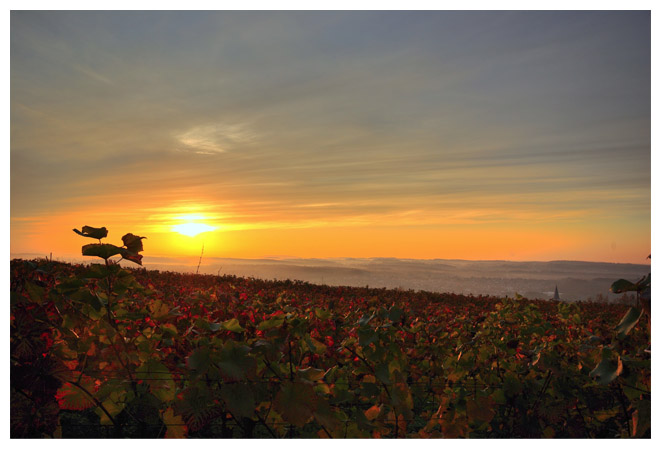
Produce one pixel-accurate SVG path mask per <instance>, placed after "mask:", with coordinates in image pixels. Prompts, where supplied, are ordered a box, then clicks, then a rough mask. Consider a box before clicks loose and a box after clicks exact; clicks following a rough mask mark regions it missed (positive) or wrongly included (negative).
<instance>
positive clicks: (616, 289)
mask: <svg viewBox="0 0 660 449" xmlns="http://www.w3.org/2000/svg"><path fill="white" fill-rule="evenodd" d="M610 291H611V292H612V293H623V292H634V291H637V285H635V284H633V283H632V282H630V281H627V280H625V279H619V280H618V281H615V282H614V283H612V286H611V287H610Z"/></svg>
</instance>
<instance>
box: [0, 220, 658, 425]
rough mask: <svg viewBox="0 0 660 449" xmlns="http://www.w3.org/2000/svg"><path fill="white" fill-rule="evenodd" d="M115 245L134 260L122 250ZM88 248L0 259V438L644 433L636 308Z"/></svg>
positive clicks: (644, 352)
mask: <svg viewBox="0 0 660 449" xmlns="http://www.w3.org/2000/svg"><path fill="white" fill-rule="evenodd" d="M90 229H93V228H90ZM83 231H84V230H83ZM81 235H82V234H81ZM127 236H132V234H127ZM127 236H125V237H127ZM135 239H138V240H137V242H136V240H135ZM124 243H125V246H124V247H122V248H123V253H122V252H118V253H115V255H116V254H120V255H121V256H122V257H124V258H125V259H127V260H132V261H134V262H136V263H139V262H140V259H139V258H138V257H137V255H138V252H139V251H141V250H142V246H141V242H140V238H139V237H136V236H132V237H128V239H127V240H124ZM138 243H139V246H138ZM94 245H96V246H94ZM94 245H91V246H94V248H91V249H89V248H88V250H87V251H88V252H90V251H92V252H97V253H98V252H100V251H101V250H102V251H105V250H106V249H107V248H101V246H103V245H102V244H100V243H99V244H94ZM89 246H90V245H87V247H89ZM109 246H112V245H109ZM114 248H119V247H114ZM102 251H101V255H100V256H99V257H102V258H103V259H105V262H106V263H102V264H91V265H69V264H64V263H58V262H53V261H48V260H33V261H23V260H13V261H12V262H11V436H12V437H15V438H21V437H31V438H35V437H36V438H43V437H63V438H77V437H82V438H99V437H108V438H118V437H128V438H137V437H149V438H157V437H170V438H317V437H319V438H328V437H329V438H380V437H382V438H404V437H405V438H463V437H469V438H566V437H570V438H618V437H649V436H650V432H651V430H650V410H651V399H650V393H651V391H650V388H651V385H650V379H651V364H650V350H649V349H648V348H649V345H650V328H649V322H648V320H647V316H646V314H644V313H643V312H642V310H641V309H637V308H629V307H628V306H623V305H607V304H597V303H589V302H585V303H574V304H566V303H562V302H556V301H530V300H526V299H524V298H494V297H472V296H470V297H466V296H461V295H455V294H437V293H428V292H413V291H401V290H386V289H369V288H348V287H327V286H319V285H312V284H308V283H303V282H292V281H262V280H256V279H244V278H237V277H233V276H208V275H192V274H178V273H171V272H158V271H148V270H144V269H126V268H122V267H121V266H120V265H118V264H115V263H112V262H111V260H109V258H110V257H111V256H112V255H110V256H108V253H104V252H102ZM84 252H85V247H83V253H84ZM92 255H97V256H98V255H99V254H92ZM104 256H106V257H104ZM127 256H129V257H133V258H132V259H131V258H129V257H127ZM140 257H141V256H140ZM649 282H650V280H649ZM631 285H633V284H631ZM634 285H636V286H638V287H639V285H638V284H634ZM640 318H641V319H640Z"/></svg>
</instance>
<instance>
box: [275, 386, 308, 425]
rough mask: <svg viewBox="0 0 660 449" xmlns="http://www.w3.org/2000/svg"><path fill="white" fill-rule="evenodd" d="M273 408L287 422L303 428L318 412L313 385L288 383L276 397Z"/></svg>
mask: <svg viewBox="0 0 660 449" xmlns="http://www.w3.org/2000/svg"><path fill="white" fill-rule="evenodd" d="M273 406H274V407H275V410H276V411H277V412H278V413H279V414H280V415H282V417H283V418H284V419H285V420H286V421H287V422H289V423H291V424H293V425H294V426H298V427H302V426H304V425H305V423H306V422H307V421H309V420H310V418H311V417H312V414H313V413H314V411H315V410H316V395H315V394H314V389H313V388H312V386H311V385H307V384H302V383H292V382H287V383H286V384H284V385H283V386H282V389H281V390H280V391H279V392H278V393H277V396H275V400H274V401H273Z"/></svg>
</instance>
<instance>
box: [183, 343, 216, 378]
mask: <svg viewBox="0 0 660 449" xmlns="http://www.w3.org/2000/svg"><path fill="white" fill-rule="evenodd" d="M186 362H187V364H188V368H190V369H191V370H192V371H195V372H196V374H198V375H201V374H204V373H206V372H207V371H208V369H209V366H210V365H211V350H210V349H209V348H206V347H203V348H197V349H195V350H194V351H193V352H192V353H191V354H190V355H189V356H188V358H187V359H186Z"/></svg>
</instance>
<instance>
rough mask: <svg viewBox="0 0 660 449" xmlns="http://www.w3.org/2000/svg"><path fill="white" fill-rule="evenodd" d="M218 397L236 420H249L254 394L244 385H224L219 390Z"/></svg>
mask: <svg viewBox="0 0 660 449" xmlns="http://www.w3.org/2000/svg"><path fill="white" fill-rule="evenodd" d="M220 397H221V398H222V400H223V401H225V404H227V408H228V409H229V411H230V412H231V413H232V415H234V416H235V417H236V418H249V417H250V416H252V413H253V412H254V407H255V402H254V393H252V390H251V389H250V387H248V386H247V385H246V384H244V383H235V384H226V385H223V386H222V389H221V390H220Z"/></svg>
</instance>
